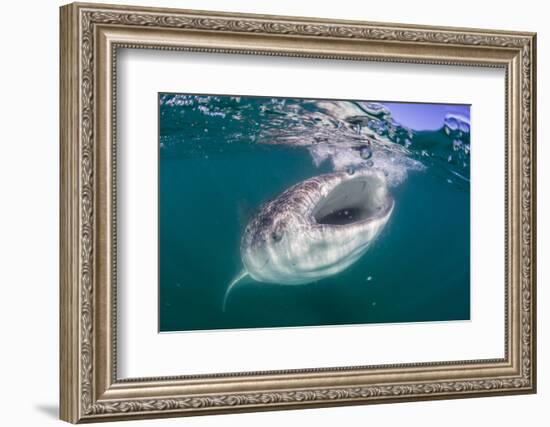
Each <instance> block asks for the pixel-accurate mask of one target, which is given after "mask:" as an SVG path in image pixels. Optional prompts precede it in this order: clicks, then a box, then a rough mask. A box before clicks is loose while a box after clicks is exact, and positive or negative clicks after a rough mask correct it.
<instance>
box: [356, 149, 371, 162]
mask: <svg viewBox="0 0 550 427" xmlns="http://www.w3.org/2000/svg"><path fill="white" fill-rule="evenodd" d="M359 154H360V155H361V157H362V158H363V159H365V160H367V159H370V158H371V157H372V151H371V150H369V149H368V148H366V147H363V148H361V151H359Z"/></svg>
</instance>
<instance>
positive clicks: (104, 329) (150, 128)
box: [60, 3, 536, 423]
mask: <svg viewBox="0 0 550 427" xmlns="http://www.w3.org/2000/svg"><path fill="white" fill-rule="evenodd" d="M60 22H61V49H60V51H61V85H60V87H61V94H60V96H61V98H60V99H61V107H60V108H61V111H60V122H61V125H60V134H61V166H62V170H61V245H60V246H61V247H60V251H61V283H60V293H61V303H60V305H61V313H60V324H61V334H60V337H61V349H60V372H61V378H60V385H61V402H60V406H61V411H60V413H61V418H62V419H63V420H65V421H69V422H72V423H78V422H93V421H112V420H124V419H131V418H134V419H135V418H154V417H168V416H185V415H201V414H216V413H228V412H244V411H260V410H275V409H286V408H288V409H295V408H307V407H320V406H331V405H352V404H353V405H355V404H369V403H385V402H400V401H410V400H430V399H443V398H462V397H480V396H488V395H497V394H520V393H534V392H535V391H536V335H535V332H536V331H535V327H536V318H535V314H536V310H535V308H536V304H535V303H536V300H535V296H536V295H535V291H536V289H535V278H536V270H535V268H536V262H535V261H536V258H535V246H536V245H535V236H536V218H535V214H536V192H535V189H536V183H535V177H536V173H535V136H536V135H535V132H536V129H535V122H536V120H535V105H536V102H535V92H536V91H535V82H536V77H535V71H536V62H535V61H536V46H535V34H533V33H519V32H508V31H494V30H479V29H462V28H460V29H459V28H439V27H427V26H426V27H425V26H412V25H402V24H381V23H369V22H353V21H332V20H323V19H314V18H296V17H281V16H263V15H243V14H230V13H217V12H202V11H189V10H174V9H158V8H142V7H127V6H110V5H94V4H79V3H77V4H70V5H67V6H63V7H62V8H61V20H60Z"/></svg>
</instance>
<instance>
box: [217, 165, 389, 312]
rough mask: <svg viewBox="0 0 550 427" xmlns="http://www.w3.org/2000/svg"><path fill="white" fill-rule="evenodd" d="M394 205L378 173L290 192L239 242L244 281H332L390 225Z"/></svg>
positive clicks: (334, 178)
mask: <svg viewBox="0 0 550 427" xmlns="http://www.w3.org/2000/svg"><path fill="white" fill-rule="evenodd" d="M393 208H394V200H393V198H392V196H391V195H390V193H389V191H388V185H387V182H386V177H385V176H384V174H383V173H382V172H381V171H379V170H374V169H366V168H365V169H358V170H354V169H349V170H347V171H339V172H333V173H328V174H324V175H319V176H315V177H312V178H310V179H307V180H305V181H302V182H300V183H298V184H295V185H294V186H292V187H290V188H289V189H287V190H286V191H284V192H283V193H282V194H280V195H279V196H278V197H276V198H274V199H272V200H271V201H269V202H267V203H265V204H264V205H262V206H261V207H260V209H259V211H258V212H257V214H256V215H255V216H254V217H253V218H252V219H251V221H250V222H249V223H248V225H247V226H246V228H245V231H244V233H243V235H242V238H241V247H240V252H241V260H242V263H243V269H242V271H241V272H240V273H239V274H238V275H237V277H236V278H235V279H234V280H233V281H232V282H231V283H230V284H229V286H228V288H227V290H226V292H225V296H224V301H223V310H224V311H225V307H226V304H227V300H228V296H229V294H230V292H231V291H232V290H233V289H234V288H235V287H236V286H237V285H238V284H239V283H244V282H243V279H245V278H250V279H253V280H255V281H257V282H263V283H275V284H281V285H301V284H306V283H311V282H315V281H318V280H321V279H324V278H326V277H329V276H333V275H335V274H337V273H339V272H341V271H343V270H345V269H346V268H348V267H349V266H351V265H352V264H353V263H355V262H356V261H357V260H358V259H359V258H360V257H361V256H362V255H363V254H364V253H365V252H366V251H367V249H368V248H369V247H370V246H371V244H372V243H373V241H374V240H375V239H376V237H377V236H378V235H379V234H380V232H381V231H382V229H383V228H384V226H385V225H386V223H387V222H388V220H389V218H390V216H391V214H392V211H393Z"/></svg>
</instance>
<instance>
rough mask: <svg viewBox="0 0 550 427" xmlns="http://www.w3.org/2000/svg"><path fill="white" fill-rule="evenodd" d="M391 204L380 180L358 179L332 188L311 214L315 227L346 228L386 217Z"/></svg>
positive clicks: (359, 177)
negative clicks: (335, 226)
mask: <svg viewBox="0 0 550 427" xmlns="http://www.w3.org/2000/svg"><path fill="white" fill-rule="evenodd" d="M392 204H393V202H392V199H391V197H390V196H389V195H388V193H387V190H386V184H385V182H384V181H383V180H382V179H381V178H380V177H378V176H376V175H372V176H371V175H367V176H358V177H357V178H352V179H350V180H348V181H343V182H341V183H340V184H338V185H337V186H336V187H334V188H333V189H332V191H330V192H329V194H328V195H327V196H326V197H324V198H322V199H321V200H320V201H319V203H318V204H317V205H316V206H315V207H314V208H313V212H312V213H313V217H314V218H315V221H316V222H317V223H318V224H326V225H349V224H353V223H356V222H361V221H366V220H371V219H376V218H380V217H382V216H384V215H386V214H387V213H388V210H389V209H391V206H392Z"/></svg>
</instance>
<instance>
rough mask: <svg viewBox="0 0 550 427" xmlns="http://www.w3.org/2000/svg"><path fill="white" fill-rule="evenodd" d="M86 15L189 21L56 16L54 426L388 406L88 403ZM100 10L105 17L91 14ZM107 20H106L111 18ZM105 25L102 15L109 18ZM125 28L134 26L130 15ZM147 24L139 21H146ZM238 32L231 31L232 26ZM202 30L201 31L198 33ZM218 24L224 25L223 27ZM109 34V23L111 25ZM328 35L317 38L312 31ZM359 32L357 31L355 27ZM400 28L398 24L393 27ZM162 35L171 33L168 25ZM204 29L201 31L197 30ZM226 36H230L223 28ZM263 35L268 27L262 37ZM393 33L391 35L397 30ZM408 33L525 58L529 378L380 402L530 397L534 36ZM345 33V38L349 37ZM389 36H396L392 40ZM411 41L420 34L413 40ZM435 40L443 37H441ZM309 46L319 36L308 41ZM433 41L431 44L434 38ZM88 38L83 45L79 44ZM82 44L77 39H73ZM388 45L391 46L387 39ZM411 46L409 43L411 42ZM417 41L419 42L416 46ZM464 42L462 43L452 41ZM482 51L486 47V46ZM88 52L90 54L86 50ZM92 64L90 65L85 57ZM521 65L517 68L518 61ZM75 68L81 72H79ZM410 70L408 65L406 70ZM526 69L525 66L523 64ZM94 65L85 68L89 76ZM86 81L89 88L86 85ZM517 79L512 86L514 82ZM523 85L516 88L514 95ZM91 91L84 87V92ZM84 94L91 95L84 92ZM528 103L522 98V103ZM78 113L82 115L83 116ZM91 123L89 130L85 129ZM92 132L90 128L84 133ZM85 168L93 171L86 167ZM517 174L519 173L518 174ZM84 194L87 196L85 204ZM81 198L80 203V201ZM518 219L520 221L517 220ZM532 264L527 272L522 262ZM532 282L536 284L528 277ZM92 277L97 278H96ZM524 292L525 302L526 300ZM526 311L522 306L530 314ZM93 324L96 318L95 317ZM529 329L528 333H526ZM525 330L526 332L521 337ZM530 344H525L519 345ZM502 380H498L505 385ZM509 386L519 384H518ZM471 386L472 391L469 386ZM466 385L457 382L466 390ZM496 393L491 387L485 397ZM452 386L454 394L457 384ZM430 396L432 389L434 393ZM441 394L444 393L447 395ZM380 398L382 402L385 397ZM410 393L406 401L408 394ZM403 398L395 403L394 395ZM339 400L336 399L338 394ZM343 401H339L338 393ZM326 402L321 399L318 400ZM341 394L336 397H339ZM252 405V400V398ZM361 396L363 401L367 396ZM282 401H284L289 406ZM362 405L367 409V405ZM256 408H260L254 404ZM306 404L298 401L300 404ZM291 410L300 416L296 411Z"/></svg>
mask: <svg viewBox="0 0 550 427" xmlns="http://www.w3.org/2000/svg"><path fill="white" fill-rule="evenodd" d="M86 7H89V8H90V9H91V10H92V11H99V12H101V13H104V12H106V11H110V10H112V11H116V12H121V11H122V12H126V11H127V12H130V11H135V12H142V13H144V14H145V15H146V14H147V12H151V11H155V10H158V11H161V10H162V11H164V12H166V13H170V14H172V13H174V14H177V13H184V12H185V13H193V14H194V13H195V12H194V11H183V10H177V9H156V8H142V7H127V6H115V5H101V4H82V3H76V4H71V5H67V6H63V7H61V10H60V20H61V32H60V53H61V63H60V147H61V148H60V157H61V161H60V163H61V175H60V178H61V197H60V211H61V212H60V263H61V264H60V304H61V310H60V348H61V352H60V385H61V387H60V389H61V390H60V392H61V393H60V394H61V404H60V407H61V410H60V418H61V419H63V420H65V421H68V422H71V423H79V422H95V421H109V420H118V419H139V418H161V417H168V416H182V415H201V414H213V413H229V412H250V411H258V410H277V409H296V408H306V407H326V406H336V405H349V404H355V405H357V404H365V403H382V401H385V400H386V399H376V398H374V399H373V400H370V399H371V398H373V397H378V395H376V396H374V395H368V396H367V397H361V396H362V394H361V393H359V394H360V396H359V397H356V394H355V393H356V390H355V389H342V390H340V389H338V390H337V389H326V390H325V389H323V390H319V392H320V393H321V394H319V393H317V392H318V390H305V389H304V390H296V391H292V392H288V393H285V392H280V393H276V392H274V391H273V390H270V391H269V392H266V393H264V394H262V395H255V394H251V393H244V392H242V393H239V394H235V393H233V394H232V395H207V396H191V397H190V398H188V399H187V400H185V399H184V400H182V399H180V400H178V399H166V398H161V399H142V400H133V399H130V400H117V399H113V400H111V401H109V400H107V401H98V400H97V396H96V395H94V393H95V391H96V386H97V385H98V384H97V383H96V378H95V377H94V374H95V373H96V371H95V369H94V363H96V361H95V359H94V353H95V352H96V345H97V342H96V335H95V334H96V331H97V329H95V330H92V329H91V328H92V327H93V325H92V324H90V320H91V317H90V316H92V315H95V314H96V313H95V312H94V308H95V304H96V303H97V301H96V299H97V294H96V293H95V292H93V294H92V291H93V290H94V288H95V286H96V285H97V276H95V275H94V274H93V271H90V270H89V268H90V266H92V267H93V266H94V264H95V262H97V259H94V258H95V254H94V252H95V251H94V248H95V242H90V241H89V238H90V237H93V238H94V240H95V237H96V236H95V233H96V232H97V223H96V222H95V221H94V219H97V218H94V216H95V213H94V206H95V203H96V202H97V199H96V196H97V194H96V189H95V186H96V184H97V182H94V181H95V179H96V177H94V175H95V172H96V171H97V169H96V168H97V164H96V163H95V162H96V161H97V158H96V156H95V155H94V150H95V146H96V144H94V139H95V138H97V135H95V132H94V131H95V130H96V128H95V124H94V120H93V119H94V116H95V112H96V110H95V107H93V108H92V111H91V112H90V111H89V102H90V100H91V102H92V104H93V103H94V102H96V101H95V100H94V98H95V96H94V95H96V93H95V91H96V88H95V83H96V82H94V79H95V73H96V72H97V70H95V69H93V70H92V71H91V73H90V70H89V69H88V62H87V61H88V59H89V60H90V61H91V63H92V64H93V63H94V61H93V60H94V59H95V58H94V54H95V51H94V49H95V48H94V47H93V45H94V44H95V43H93V40H94V37H92V38H91V39H89V38H86V37H88V36H89V34H87V33H86V32H85V31H84V34H81V31H83V29H84V30H85V29H86V28H87V26H88V24H89V23H90V21H89V20H83V21H81V17H82V16H83V17H86V15H85V14H84V15H82V16H81V12H82V13H84V12H87V11H86V10H84V11H83V9H85V8H86ZM99 9H103V10H99ZM113 13H114V12H113ZM196 13H197V15H198V16H193V19H196V20H197V22H198V27H200V28H201V29H205V31H218V30H220V31H227V30H226V29H224V27H223V25H222V28H218V25H219V22H218V20H215V19H214V18H219V19H220V21H225V18H228V17H231V18H232V20H233V21H235V19H233V18H238V17H239V16H242V17H243V18H244V21H245V22H246V21H247V19H249V20H250V21H251V23H252V24H254V23H261V25H262V28H263V25H264V22H263V20H264V19H267V21H268V22H267V23H268V24H269V18H277V19H283V20H285V23H286V24H287V25H288V26H289V27H290V28H291V31H290V34H294V33H295V32H296V34H298V37H302V36H303V37H308V36H312V34H310V33H309V32H308V31H309V30H308V31H305V30H304V29H302V25H298V24H299V23H304V25H305V27H307V28H306V29H309V28H310V27H311V28H312V29H313V30H315V29H317V30H318V31H319V32H320V34H319V35H318V36H319V37H327V38H326V39H327V40H328V39H344V38H345V37H350V38H359V39H361V38H363V33H362V32H360V31H359V29H357V28H347V25H353V23H350V22H347V23H346V22H344V21H334V24H342V25H346V29H347V30H350V31H351V32H350V33H347V32H346V33H345V34H340V33H338V34H333V33H332V32H331V31H328V30H329V29H330V28H328V26H327V25H325V24H326V23H330V22H329V21H328V20H327V21H322V22H317V21H316V20H315V19H314V18H311V21H310V20H309V18H296V19H294V18H291V17H283V16H280V17H265V16H264V17H262V16H261V15H247V14H235V15H233V14H223V13H217V12H196ZM107 15H109V14H107ZM130 18H133V14H131V16H130ZM145 18H147V17H145ZM109 19H111V18H110V16H106V17H105V19H104V20H105V21H106V22H110V21H109ZM147 22H148V21H147V19H145V20H144V21H143V23H141V24H140V23H139V22H134V21H131V20H128V22H127V23H126V24H129V25H132V26H133V25H137V26H139V25H142V26H145V25H149V24H148V23H147ZM236 22H237V21H236ZM203 23H205V24H206V25H203ZM222 23H223V22H222ZM115 24H116V22H115ZM317 24H318V25H319V26H322V27H327V28H320V29H319V28H317V27H316V25H317ZM363 24H365V25H366V24H367V23H357V25H359V26H362V25H363ZM368 24H369V25H375V24H376V23H368ZM195 25H196V24H195V23H194V22H192V23H191V24H189V25H183V24H182V25H181V27H182V28H187V29H188V28H195V27H194V26H195ZM392 25H393V24H387V27H386V28H387V29H388V31H389V30H392V28H393V26H392ZM395 25H398V24H395ZM168 26H170V25H168ZM203 27H204V28H203ZM292 27H296V28H297V30H293V29H292ZM227 28H229V29H230V30H231V29H233V30H234V28H233V27H231V26H228V27H227ZM236 28H237V32H244V33H247V34H248V33H249V32H255V31H256V30H255V27H254V26H250V27H246V28H244V29H241V27H236ZM266 28H267V27H266ZM395 28H397V27H395ZM414 28H417V27H413V26H403V29H402V28H397V30H399V31H401V30H403V31H405V32H404V33H403V34H401V33H399V34H398V36H397V39H398V41H400V40H401V39H403V40H405V39H407V42H411V41H412V42H414V41H417V42H420V43H423V44H426V45H438V44H442V43H443V44H445V45H446V44H449V45H454V44H461V43H462V44H466V45H469V46H474V45H477V44H481V46H482V47H491V46H497V47H500V48H505V49H508V50H509V51H511V50H512V49H513V50H514V51H516V52H518V51H519V52H521V51H522V49H523V52H525V51H526V50H529V51H528V52H525V53H526V55H525V56H523V58H521V59H519V58H518V62H519V64H518V65H519V66H521V67H522V70H524V71H526V72H525V74H524V75H523V77H525V78H526V80H527V81H523V82H520V84H519V85H518V86H519V87H518V89H519V94H521V95H522V96H523V104H522V103H521V101H520V105H521V106H523V108H524V109H523V110H522V112H523V113H527V114H528V115H529V116H528V117H525V116H523V117H521V120H519V121H518V123H521V124H520V125H519V126H521V125H523V129H522V131H520V132H519V135H521V136H522V137H523V132H526V133H528V134H529V137H527V138H522V139H521V140H522V142H523V143H524V148H525V149H526V150H528V154H526V155H525V157H523V156H522V160H523V161H525V162H527V165H526V166H525V169H524V167H520V172H521V173H525V177H526V178H527V179H528V180H527V181H524V187H523V188H522V190H520V193H519V194H520V197H521V195H522V194H524V191H529V192H530V194H529V195H527V194H525V196H526V197H525V199H524V200H523V201H524V202H525V203H528V204H529V205H528V208H527V209H525V210H526V211H527V215H524V216H523V218H524V220H525V221H526V222H527V225H528V226H529V225H530V226H531V227H530V230H527V232H526V233H527V234H526V235H527V241H526V242H527V243H526V244H527V247H526V248H525V249H526V250H525V253H526V254H527V255H526V256H527V257H528V260H527V264H526V266H527V267H526V270H527V274H526V276H525V277H526V280H527V283H526V284H525V286H524V288H523V290H524V291H526V294H525V295H526V297H525V299H524V303H526V306H525V307H526V308H525V311H528V312H529V315H528V316H525V317H524V319H523V320H524V321H525V323H524V326H525V327H526V328H527V332H526V335H524V336H523V338H526V341H525V342H524V346H523V355H522V353H521V350H520V358H521V359H522V360H523V359H524V357H527V362H531V363H528V364H527V365H525V367H526V370H525V369H524V370H523V373H524V374H525V373H526V372H529V373H528V374H527V375H523V377H522V378H521V379H519V378H518V379H516V380H514V379H510V381H512V382H511V383H510V384H508V382H506V383H503V386H502V387H503V388H502V389H501V390H500V391H499V390H498V388H499V387H500V386H499V385H498V381H500V380H501V378H496V379H494V381H495V383H494V382H492V381H489V382H486V381H484V380H476V381H477V382H476V384H477V385H476V384H473V385H472V387H473V388H472V389H471V390H470V392H471V394H470V393H468V394H466V393H464V391H465V390H458V389H456V390H455V389H453V385H454V383H448V384H441V387H442V388H441V389H438V388H437V387H436V386H437V385H439V384H435V383H434V384H422V385H421V386H422V387H423V388H422V390H421V391H422V392H421V393H420V392H417V390H416V389H415V385H417V384H414V383H413V384H403V385H397V386H398V387H401V388H400V389H398V391H399V393H398V394H399V395H393V394H391V392H392V390H390V389H388V393H390V394H391V396H390V397H389V398H388V401H391V402H398V401H410V400H435V399H440V398H463V397H473V396H475V395H478V396H484V395H497V394H501V393H502V394H523V393H533V392H535V391H536V359H535V356H536V339H535V329H536V324H535V322H536V315H535V283H536V276H535V274H536V268H535V267H536V265H535V255H536V247H535V244H536V223H535V220H536V194H535V190H536V179H535V174H536V168H535V160H536V159H535V158H536V152H535V143H536V133H535V132H536V128H535V126H536V123H535V121H536V116H535V111H536V98H535V91H536V82H535V75H536V62H535V61H536V35H535V34H533V33H529V34H527V33H508V32H494V33H493V32H490V31H488V30H484V31H482V30H479V31H478V30H473V29H467V31H465V32H464V34H460V32H461V31H460V29H458V28H447V29H446V28H438V27H418V28H419V29H421V31H418V32H415V31H412V30H413V29H414ZM267 29H268V30H270V31H266V33H274V34H276V35H279V34H283V31H282V29H279V28H278V27H273V28H271V27H268V28H267ZM352 30H353V31H352ZM397 30H396V31H397ZM424 30H425V32H435V31H446V33H445V34H444V37H442V38H440V37H436V39H434V40H432V38H431V37H432V36H433V35H430V34H428V37H425V35H423V34H421V33H423V32H424ZM454 31H457V36H463V38H462V39H459V40H458V41H457V40H455V39H453V37H452V36H453V35H454ZM260 32H263V31H260ZM416 33H418V34H416ZM441 34H443V33H441ZM313 35H315V36H316V37H317V34H313ZM435 35H436V36H437V35H438V34H435ZM84 36H86V37H84ZM81 37H82V38H81ZM392 37H393V36H392V35H390V39H392ZM410 37H412V39H410ZM376 38H377V40H383V37H379V36H376ZM417 38H418V40H417ZM460 40H462V41H460ZM485 45H487V46H485ZM90 48H91V50H90ZM87 55H88V56H89V55H91V56H90V58H88V56H87ZM522 59H523V60H525V63H524V62H523V60H522ZM81 60H82V62H81ZM405 62H408V61H405ZM529 62H530V64H529ZM95 65H97V64H93V66H94V67H95ZM90 74H91V80H90ZM519 75H521V73H520V74H518V78H519ZM521 83H524V85H522V84H521ZM89 85H91V86H89ZM90 88H91V92H88V89H90ZM526 93H527V96H525V95H526ZM83 106H86V108H85V109H84V110H82V107H83ZM90 120H92V121H91V122H90ZM90 124H91V125H92V127H90ZM90 162H91V164H90ZM522 166H523V165H522ZM84 193H85V194H84ZM80 196H85V197H82V198H81V197H80ZM525 210H524V212H525ZM529 261H530V262H529ZM532 273H534V274H532ZM94 276H95V277H94ZM529 292H530V296H531V297H529ZM529 303H530V304H529ZM94 317H95V316H94ZM529 328H530V329H531V330H530V332H529V330H528V329H529ZM524 330H525V329H524ZM527 340H529V341H527ZM504 380H505V379H502V381H504ZM514 381H518V382H517V383H516V382H514ZM470 382H472V383H473V381H470ZM470 382H468V381H465V382H464V383H465V384H466V385H469V384H470ZM494 384H497V385H496V386H494V387H493V385H494ZM459 385H460V384H459ZM433 387H436V388H433ZM446 387H450V389H447V388H446ZM380 389H381V393H382V394H383V395H384V396H385V394H384V393H385V390H384V389H383V388H380ZM409 389H410V392H409ZM401 391H403V393H401ZM340 392H341V393H343V394H341V393H340ZM348 392H349V393H351V394H350V395H349V396H347V394H346V393H348ZM322 393H325V394H326V396H325V397H323V394H322ZM333 393H337V394H338V396H336V398H335V399H336V400H333V397H331V396H333ZM340 394H341V396H340ZM258 396H259V397H258ZM365 396H366V395H365ZM264 398H270V399H273V400H269V401H264V400H263V399H264ZM287 398H288V400H287ZM367 398H369V400H370V401H369V402H367ZM258 399H259V400H258ZM304 399H305V400H304ZM298 404H299V406H298Z"/></svg>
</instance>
